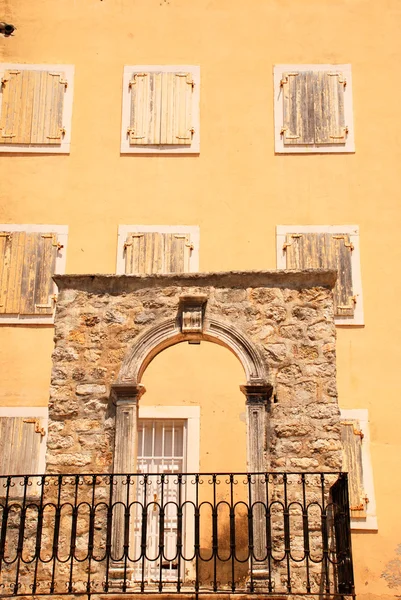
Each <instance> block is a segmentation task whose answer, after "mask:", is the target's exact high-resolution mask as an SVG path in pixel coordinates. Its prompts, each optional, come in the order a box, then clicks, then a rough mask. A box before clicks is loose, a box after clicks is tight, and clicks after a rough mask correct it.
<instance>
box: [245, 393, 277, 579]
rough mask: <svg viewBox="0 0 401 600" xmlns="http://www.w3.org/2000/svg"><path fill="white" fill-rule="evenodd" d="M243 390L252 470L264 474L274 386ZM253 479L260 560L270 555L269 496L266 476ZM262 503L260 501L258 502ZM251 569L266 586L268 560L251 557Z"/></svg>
mask: <svg viewBox="0 0 401 600" xmlns="http://www.w3.org/2000/svg"><path fill="white" fill-rule="evenodd" d="M241 391H242V392H243V393H244V394H245V396H246V407H247V463H248V473H263V472H265V471H266V446H267V440H266V433H267V405H268V403H269V400H270V398H271V395H272V391H273V386H272V385H270V384H254V385H242V386H241ZM251 481H252V484H251V486H250V489H251V493H250V494H251V497H250V498H248V502H250V503H251V504H252V505H253V506H254V508H253V548H254V550H253V552H254V557H255V558H256V559H257V558H258V557H260V558H261V557H263V556H264V555H265V554H266V524H265V510H264V508H263V505H262V504H265V503H266V500H267V499H266V487H265V484H264V478H263V477H257V476H256V477H254V478H251ZM258 502H260V504H257V503H258ZM255 503H256V505H255ZM250 570H251V577H252V579H253V580H254V583H255V585H260V583H261V584H262V586H263V581H264V579H265V576H266V573H267V565H266V563H265V561H263V560H259V561H257V560H255V559H251V561H250ZM259 582H260V583H259Z"/></svg>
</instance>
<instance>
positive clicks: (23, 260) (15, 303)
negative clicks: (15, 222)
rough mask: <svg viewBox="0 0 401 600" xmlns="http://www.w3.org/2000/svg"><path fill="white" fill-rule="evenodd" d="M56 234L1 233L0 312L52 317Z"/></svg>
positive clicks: (56, 246)
mask: <svg viewBox="0 0 401 600" xmlns="http://www.w3.org/2000/svg"><path fill="white" fill-rule="evenodd" d="M58 248H59V246H58V243H57V235H56V234H55V233H26V232H24V231H21V232H20V231H13V232H11V233H10V232H0V260H1V263H2V264H1V266H0V313H3V314H20V315H40V314H45V315H51V314H52V313H53V299H52V295H53V281H52V276H53V274H54V270H55V262H56V256H57V250H58Z"/></svg>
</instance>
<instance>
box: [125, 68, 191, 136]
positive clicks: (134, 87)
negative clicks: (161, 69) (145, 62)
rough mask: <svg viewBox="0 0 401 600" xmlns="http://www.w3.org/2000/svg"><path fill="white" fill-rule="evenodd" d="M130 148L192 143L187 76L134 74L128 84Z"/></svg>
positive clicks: (189, 77) (189, 87)
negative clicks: (134, 146)
mask: <svg viewBox="0 0 401 600" xmlns="http://www.w3.org/2000/svg"><path fill="white" fill-rule="evenodd" d="M129 85H130V88H131V118H130V126H129V128H128V133H129V140H130V144H132V145H177V144H178V145H180V144H190V143H191V140H192V132H193V130H192V125H191V119H192V90H193V85H194V84H193V81H192V77H191V75H190V73H177V72H169V73H158V72H147V73H134V75H133V77H132V79H131V81H130V84H129Z"/></svg>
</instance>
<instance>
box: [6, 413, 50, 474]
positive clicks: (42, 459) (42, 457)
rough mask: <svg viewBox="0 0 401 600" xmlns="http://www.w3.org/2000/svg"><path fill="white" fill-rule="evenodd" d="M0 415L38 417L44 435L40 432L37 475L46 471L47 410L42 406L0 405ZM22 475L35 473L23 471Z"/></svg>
mask: <svg viewBox="0 0 401 600" xmlns="http://www.w3.org/2000/svg"><path fill="white" fill-rule="evenodd" d="M0 417H21V418H22V417H26V418H29V419H33V418H34V419H38V420H39V421H40V426H41V427H43V428H44V430H45V435H44V436H42V435H41V434H40V433H38V435H40V438H41V439H40V452H39V461H38V473H37V474H38V475H42V474H43V473H45V472H46V447H47V429H48V421H49V411H48V408H47V407H43V406H2V407H0ZM23 475H36V473H23Z"/></svg>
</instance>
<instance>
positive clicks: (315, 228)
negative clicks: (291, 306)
mask: <svg viewBox="0 0 401 600" xmlns="http://www.w3.org/2000/svg"><path fill="white" fill-rule="evenodd" d="M288 233H345V234H348V235H349V236H350V241H351V242H352V244H353V245H354V250H353V251H352V253H351V267H352V286H353V291H354V294H355V296H356V299H357V301H356V304H355V311H354V316H352V317H351V316H350V317H347V316H344V317H336V318H335V319H334V321H335V324H336V325H364V315H363V295H362V277H361V258H360V251H359V227H358V226H357V225H277V226H276V256H277V268H278V269H286V268H287V256H286V253H285V251H284V250H283V246H284V242H285V241H286V235H287V234H288Z"/></svg>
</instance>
